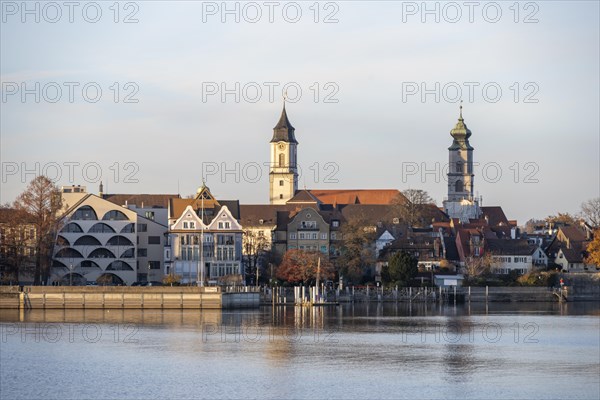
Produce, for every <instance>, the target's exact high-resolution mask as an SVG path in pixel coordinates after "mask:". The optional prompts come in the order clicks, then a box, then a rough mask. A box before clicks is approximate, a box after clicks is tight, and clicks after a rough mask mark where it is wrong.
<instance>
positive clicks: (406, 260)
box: [381, 251, 419, 286]
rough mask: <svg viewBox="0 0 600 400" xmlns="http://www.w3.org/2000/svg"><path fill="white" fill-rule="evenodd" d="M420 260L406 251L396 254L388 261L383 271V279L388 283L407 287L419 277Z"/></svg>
mask: <svg viewBox="0 0 600 400" xmlns="http://www.w3.org/2000/svg"><path fill="white" fill-rule="evenodd" d="M418 264H419V260H417V259H416V258H415V257H413V256H412V255H411V254H409V253H407V252H405V251H399V252H397V253H394V254H393V255H392V256H391V257H390V259H389V260H388V265H387V267H384V269H383V270H382V274H381V278H382V279H383V281H384V282H386V283H393V282H395V283H397V284H398V285H400V286H407V285H408V284H409V283H410V280H411V279H413V278H414V277H415V276H417V273H418V272H419V270H418Z"/></svg>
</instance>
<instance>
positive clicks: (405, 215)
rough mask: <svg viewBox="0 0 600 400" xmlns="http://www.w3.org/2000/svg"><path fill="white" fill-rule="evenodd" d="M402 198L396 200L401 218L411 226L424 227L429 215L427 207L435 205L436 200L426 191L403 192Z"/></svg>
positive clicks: (412, 190) (408, 190) (410, 190)
mask: <svg viewBox="0 0 600 400" xmlns="http://www.w3.org/2000/svg"><path fill="white" fill-rule="evenodd" d="M402 195H403V197H402V196H399V197H398V198H396V199H394V201H393V202H394V204H395V205H396V206H397V208H398V213H399V215H400V218H401V219H402V220H404V221H405V222H406V223H407V224H408V225H409V226H411V227H414V226H422V225H423V224H425V221H424V218H425V216H426V215H427V206H428V205H431V204H435V200H433V199H432V198H431V196H429V193H427V192H426V191H425V190H421V189H407V190H403V191H402Z"/></svg>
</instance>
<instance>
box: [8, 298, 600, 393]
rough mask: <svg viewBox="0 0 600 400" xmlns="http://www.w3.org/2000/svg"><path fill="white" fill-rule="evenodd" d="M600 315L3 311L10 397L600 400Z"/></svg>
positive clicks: (391, 309)
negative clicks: (599, 399)
mask: <svg viewBox="0 0 600 400" xmlns="http://www.w3.org/2000/svg"><path fill="white" fill-rule="evenodd" d="M599 317H600V305H599V304H597V303H594V304H590V303H578V304H576V303H567V304H564V305H559V304H555V303H538V304H536V303H531V304H514V303H512V304H493V303H490V305H489V306H486V305H485V304H472V305H471V306H468V305H459V306H456V307H454V306H452V305H450V306H442V307H440V306H439V305H431V304H429V305H424V304H413V306H412V307H411V306H409V305H406V304H399V305H396V304H383V305H381V304H376V303H371V304H368V305H366V304H358V305H356V304H355V305H345V306H339V307H321V308H294V307H287V308H286V307H276V308H271V307H264V308H261V309H259V310H246V311H202V312H200V311H191V310H188V311H179V310H177V311H160V310H145V311H141V310H126V311H121V310H85V311H84V310H68V311H63V310H47V311H44V310H33V311H28V312H19V311H18V310H15V311H13V310H1V311H0V328H1V341H0V346H1V347H0V398H1V399H88V398H89V399H150V398H169V399H171V398H177V399H188V398H190V399H191V398H208V399H220V398H225V399H230V398H260V399H265V398H266V399H272V398H275V399H279V398H285V399H287V398H294V399H295V398H303V399H304V398H306V399H321V398H327V399H354V398H393V399H397V398H410V399H415V398H428V399H430V398H431V399H438V398H440V399H448V398H450V399H542V398H544V399H598V398H600V318H599Z"/></svg>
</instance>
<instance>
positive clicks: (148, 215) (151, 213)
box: [146, 211, 154, 221]
mask: <svg viewBox="0 0 600 400" xmlns="http://www.w3.org/2000/svg"><path fill="white" fill-rule="evenodd" d="M146 218H148V219H151V220H152V221H154V211H146Z"/></svg>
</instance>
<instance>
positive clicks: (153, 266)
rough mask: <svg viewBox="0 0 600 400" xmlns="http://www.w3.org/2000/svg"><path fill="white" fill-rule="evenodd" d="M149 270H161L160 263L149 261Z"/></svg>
mask: <svg viewBox="0 0 600 400" xmlns="http://www.w3.org/2000/svg"><path fill="white" fill-rule="evenodd" d="M148 268H150V269H160V261H148Z"/></svg>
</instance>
